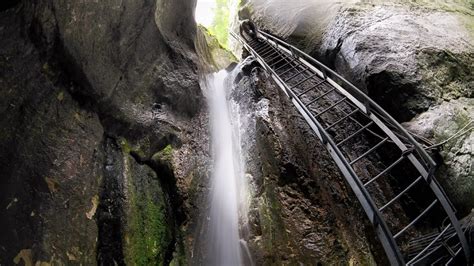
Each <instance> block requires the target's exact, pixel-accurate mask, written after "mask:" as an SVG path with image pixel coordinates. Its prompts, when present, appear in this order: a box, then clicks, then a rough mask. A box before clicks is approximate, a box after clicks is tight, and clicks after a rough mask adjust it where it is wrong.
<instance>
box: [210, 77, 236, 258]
mask: <svg viewBox="0 0 474 266" xmlns="http://www.w3.org/2000/svg"><path fill="white" fill-rule="evenodd" d="M228 76H229V74H228V73H227V72H226V71H225V70H222V71H220V72H218V73H215V74H213V76H212V77H211V78H210V80H209V81H208V92H209V96H208V98H209V105H210V115H211V126H212V145H213V158H214V168H213V174H212V184H211V185H212V186H211V191H210V200H211V202H210V204H211V206H210V212H209V218H208V219H209V223H208V234H209V236H208V237H209V238H208V240H209V241H208V243H207V245H208V263H209V264H211V265H242V257H241V255H242V254H241V241H240V237H239V193H240V187H239V186H240V185H239V183H241V182H240V177H241V169H240V167H241V166H240V160H241V159H240V158H241V156H240V154H239V151H240V149H239V148H238V143H237V142H238V139H236V133H235V130H234V127H233V125H232V115H231V112H230V105H229V102H228V100H227V95H228V92H229V90H230V89H231V88H230V85H229V82H228V80H229V79H227V77H228Z"/></svg>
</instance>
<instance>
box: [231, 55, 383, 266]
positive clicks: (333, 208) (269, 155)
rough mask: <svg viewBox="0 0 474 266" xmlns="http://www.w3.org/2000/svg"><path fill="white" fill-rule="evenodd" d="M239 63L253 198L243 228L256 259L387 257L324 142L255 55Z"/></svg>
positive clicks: (238, 96)
mask: <svg viewBox="0 0 474 266" xmlns="http://www.w3.org/2000/svg"><path fill="white" fill-rule="evenodd" d="M242 69H243V70H242V73H241V74H239V75H238V76H237V78H236V80H235V82H236V86H237V89H235V90H234V93H233V95H232V98H233V99H234V100H235V101H237V102H239V105H240V108H241V110H243V113H244V117H245V115H246V116H247V118H246V120H245V121H246V122H245V125H246V127H245V128H246V130H245V134H244V135H243V136H242V141H241V142H242V147H244V148H243V149H244V150H243V153H244V154H246V156H245V158H244V161H245V164H246V178H248V180H249V182H250V184H249V190H250V194H251V196H250V199H249V213H248V221H247V224H244V225H243V229H242V230H243V232H244V233H243V236H244V240H245V241H246V242H247V243H248V246H249V249H250V252H251V253H252V256H253V259H254V262H255V264H256V265H275V264H277V265H278V264H290V265H292V264H299V263H302V264H311V265H314V264H318V263H320V264H323V265H324V264H335V263H336V264H337V263H340V262H342V261H343V262H352V263H360V264H373V263H375V262H376V261H377V262H379V263H383V255H382V254H383V251H381V249H380V247H379V246H377V245H373V244H372V243H376V242H375V241H374V239H373V238H374V235H373V233H372V231H371V230H372V229H371V225H369V224H367V223H366V219H364V213H363V212H362V210H361V209H360V208H359V207H358V206H357V202H356V200H355V198H354V196H353V195H352V194H351V192H350V191H349V190H348V188H347V186H346V185H345V184H344V180H343V179H342V177H341V176H340V174H339V172H338V170H337V167H336V166H335V164H334V163H333V161H332V159H331V158H330V157H329V155H328V154H327V153H326V152H325V148H324V147H323V146H322V145H321V144H320V142H319V141H318V139H317V137H316V136H314V135H313V134H312V133H311V132H312V131H311V129H310V128H309V126H308V125H307V124H306V122H305V121H304V120H303V118H302V117H301V116H300V115H299V114H298V113H297V112H296V110H295V108H294V107H293V105H292V104H291V102H290V101H289V99H288V98H287V96H286V95H285V94H284V93H283V92H281V91H280V90H279V89H278V87H276V86H275V85H274V84H273V82H272V81H271V80H270V79H269V77H268V76H267V75H266V74H265V73H264V72H263V70H262V69H260V68H258V67H256V64H255V63H254V62H253V63H252V61H250V62H249V63H248V64H247V65H246V66H244V67H243V68H242ZM241 123H242V121H241Z"/></svg>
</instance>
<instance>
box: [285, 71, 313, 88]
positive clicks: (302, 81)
mask: <svg viewBox="0 0 474 266" xmlns="http://www.w3.org/2000/svg"><path fill="white" fill-rule="evenodd" d="M317 75H318V74H312V75H309V76H308V77H306V78H304V79H302V80H301V81H299V82H298V83H296V84H295V85H293V86H291V87H292V88H296V87H298V86H299V85H301V84H303V83H305V82H306V81H308V80H310V79H312V78H314V77H316V76H317Z"/></svg>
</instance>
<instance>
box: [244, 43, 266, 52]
mask: <svg viewBox="0 0 474 266" xmlns="http://www.w3.org/2000/svg"><path fill="white" fill-rule="evenodd" d="M248 45H250V46H252V48H254V50H255V49H258V48H262V47H264V46H265V44H264V43H261V42H259V41H254V42H249V43H248Z"/></svg>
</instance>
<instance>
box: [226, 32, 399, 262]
mask: <svg viewBox="0 0 474 266" xmlns="http://www.w3.org/2000/svg"><path fill="white" fill-rule="evenodd" d="M231 35H232V36H233V37H234V38H236V39H237V40H239V41H240V42H241V43H242V44H243V45H244V47H245V48H246V49H247V50H248V51H251V53H252V54H253V55H254V56H255V57H256V58H257V59H259V61H260V63H261V64H262V65H263V66H264V68H265V69H266V70H267V71H269V72H270V73H272V75H273V76H274V77H275V78H276V79H278V80H279V82H280V83H281V84H282V85H283V86H284V89H285V93H286V94H287V95H288V96H290V97H291V98H292V99H293V100H294V101H296V103H297V105H298V106H299V109H300V110H302V112H304V113H305V115H306V117H305V119H308V118H309V120H310V121H308V120H307V121H308V122H312V123H313V124H314V125H315V126H316V127H317V133H319V135H318V136H319V137H320V139H321V140H322V141H323V143H324V144H326V143H327V144H328V145H329V146H330V147H331V148H330V149H329V148H328V150H329V151H330V154H331V156H332V157H333V159H335V161H336V163H339V164H342V165H338V167H339V168H340V169H341V170H342V171H343V174H344V176H346V178H347V180H348V182H349V183H351V188H352V189H353V190H354V193H355V194H356V197H357V198H358V199H359V201H360V202H361V204H362V207H363V209H364V211H365V212H366V214H367V216H368V217H371V222H372V223H373V224H375V225H378V226H380V227H378V226H376V229H378V231H377V234H379V238H380V239H381V242H382V245H383V246H384V249H385V251H386V252H387V256H388V259H389V260H390V261H391V263H392V264H393V265H403V264H404V260H403V257H402V255H401V252H400V249H399V248H398V246H397V244H396V243H395V240H394V238H393V235H392V233H391V232H390V230H389V228H388V226H387V224H386V223H385V221H384V219H383V218H382V215H381V213H380V212H379V211H378V209H377V207H376V205H375V203H374V202H373V200H372V197H371V196H370V194H369V193H368V191H367V190H366V188H365V187H364V185H363V184H362V182H361V181H360V179H359V178H358V177H357V174H356V173H355V172H354V170H353V169H352V167H351V166H350V164H349V162H348V161H347V160H346V158H345V157H344V155H343V154H342V152H341V151H340V149H339V147H338V146H337V145H336V143H334V141H333V140H332V138H331V137H329V135H328V133H327V132H326V131H325V130H324V127H323V126H321V124H320V123H319V121H317V119H316V118H315V117H314V116H313V115H312V114H311V112H310V111H309V110H308V109H307V108H306V106H305V105H304V104H303V103H302V102H301V100H300V99H299V97H298V96H297V95H295V94H294V93H293V92H292V91H291V90H290V89H289V88H288V87H287V86H286V83H285V82H284V81H283V80H281V79H280V77H279V76H278V75H277V74H276V73H275V72H274V71H273V70H272V69H271V67H270V66H268V65H267V64H266V63H265V61H264V60H263V58H261V57H260V56H259V55H258V53H257V52H256V51H255V50H253V48H252V47H250V46H249V45H248V44H247V43H246V42H245V41H243V40H242V39H241V38H240V37H239V36H237V35H236V34H234V33H232V32H231ZM331 149H332V151H333V152H331ZM343 169H344V170H343ZM347 175H348V176H347ZM354 185H355V187H356V188H357V189H354V188H355V187H354Z"/></svg>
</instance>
